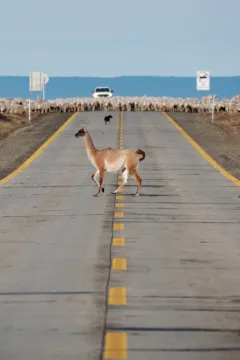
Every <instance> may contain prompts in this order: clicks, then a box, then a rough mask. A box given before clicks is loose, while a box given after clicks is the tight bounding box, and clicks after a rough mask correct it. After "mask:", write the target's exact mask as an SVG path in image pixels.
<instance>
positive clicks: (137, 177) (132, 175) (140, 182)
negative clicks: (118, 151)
mask: <svg viewBox="0 0 240 360" xmlns="http://www.w3.org/2000/svg"><path fill="white" fill-rule="evenodd" d="M130 176H131V177H132V178H133V179H134V180H136V182H137V183H138V187H137V192H136V194H134V195H133V196H138V195H139V192H140V187H141V184H142V179H141V178H140V176H139V175H138V173H137V170H132V171H131V173H130Z"/></svg>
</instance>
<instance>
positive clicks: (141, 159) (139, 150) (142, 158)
mask: <svg viewBox="0 0 240 360" xmlns="http://www.w3.org/2000/svg"><path fill="white" fill-rule="evenodd" d="M136 153H137V154H139V155H142V157H141V158H140V159H139V161H143V160H144V159H145V152H144V151H143V150H141V149H138V150H137V151H136Z"/></svg>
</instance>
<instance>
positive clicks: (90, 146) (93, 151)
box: [84, 133, 97, 157]
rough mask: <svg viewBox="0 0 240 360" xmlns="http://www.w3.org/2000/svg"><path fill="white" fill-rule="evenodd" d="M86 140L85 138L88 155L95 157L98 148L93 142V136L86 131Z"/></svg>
mask: <svg viewBox="0 0 240 360" xmlns="http://www.w3.org/2000/svg"><path fill="white" fill-rule="evenodd" d="M84 140H85V145H86V150H87V154H88V156H90V157H93V156H94V155H95V154H96V152H97V149H96V148H95V146H94V144H93V141H92V138H91V136H90V135H89V134H88V133H86V135H85V136H84Z"/></svg>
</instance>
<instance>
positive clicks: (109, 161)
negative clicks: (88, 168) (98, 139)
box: [75, 126, 145, 196]
mask: <svg viewBox="0 0 240 360" xmlns="http://www.w3.org/2000/svg"><path fill="white" fill-rule="evenodd" d="M80 136H81V137H83V138H84V140H85V146H86V151H87V155H88V158H89V160H90V161H91V163H92V164H93V166H94V167H95V168H96V169H97V171H96V172H95V173H94V174H93V175H92V180H93V181H94V182H95V184H96V185H97V186H98V192H97V193H96V194H94V195H93V196H99V195H100V193H101V191H102V192H104V188H103V180H104V176H105V174H106V173H117V172H119V171H121V172H122V177H123V183H122V185H120V186H119V187H118V188H117V189H116V190H115V191H113V192H112V194H116V193H117V192H119V190H121V188H123V186H124V185H125V184H126V183H127V180H128V175H130V176H131V177H132V178H133V179H135V180H136V182H137V184H138V186H137V192H136V194H134V195H133V196H138V195H139V192H140V187H141V184H142V179H141V178H140V176H139V175H138V166H139V161H142V160H143V159H144V158H145V152H144V151H143V150H140V149H139V150H137V151H132V150H120V149H112V148H105V149H96V147H95V146H94V144H93V141H92V138H91V136H90V135H89V133H88V130H87V129H86V127H85V126H83V127H82V128H81V129H80V130H78V132H77V133H76V134H75V137H76V138H78V137H80ZM139 155H142V157H141V158H139ZM97 175H99V183H98V181H97V180H96V177H97Z"/></svg>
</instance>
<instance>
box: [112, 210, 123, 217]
mask: <svg viewBox="0 0 240 360" xmlns="http://www.w3.org/2000/svg"><path fill="white" fill-rule="evenodd" d="M114 217H121V218H122V217H124V214H123V212H122V211H116V212H115V213H114Z"/></svg>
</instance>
